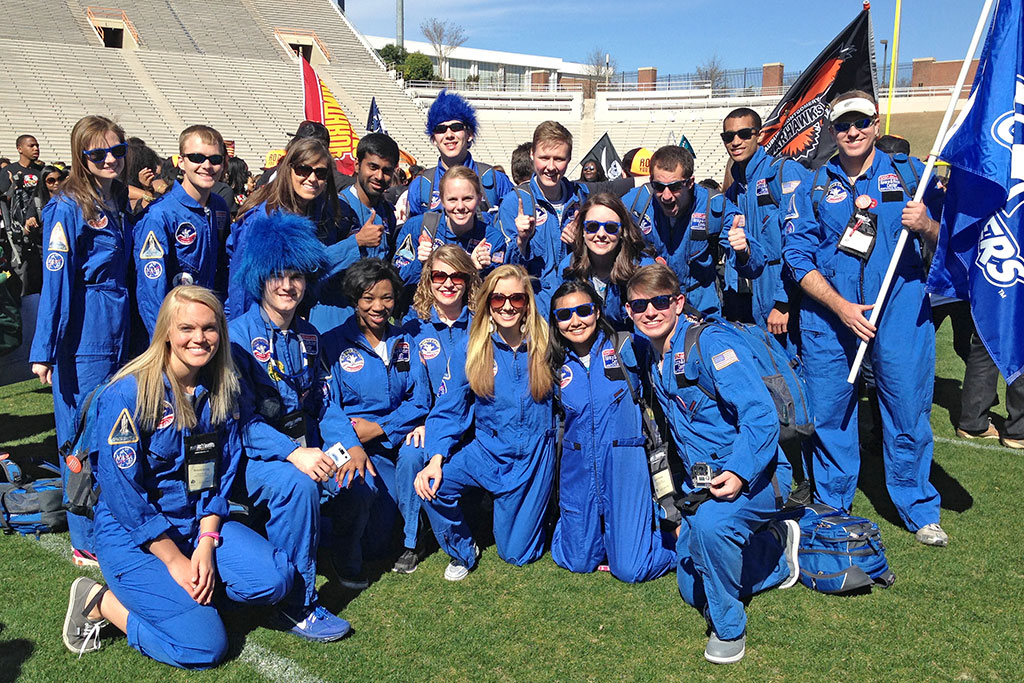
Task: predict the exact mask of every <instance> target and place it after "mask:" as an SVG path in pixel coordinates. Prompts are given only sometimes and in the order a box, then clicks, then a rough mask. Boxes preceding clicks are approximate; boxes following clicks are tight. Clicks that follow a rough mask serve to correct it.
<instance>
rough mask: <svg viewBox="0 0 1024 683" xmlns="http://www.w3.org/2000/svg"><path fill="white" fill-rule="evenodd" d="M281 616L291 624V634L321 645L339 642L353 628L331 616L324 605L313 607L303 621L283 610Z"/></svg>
mask: <svg viewBox="0 0 1024 683" xmlns="http://www.w3.org/2000/svg"><path fill="white" fill-rule="evenodd" d="M280 614H281V617H282V619H283V620H284V621H285V623H288V624H291V627H290V628H289V629H288V631H289V633H294V634H295V635H297V636H299V637H300V638H305V639H306V640H314V641H316V642H319V643H329V642H331V641H332V640H338V639H340V638H343V637H344V636H345V635H346V634H347V633H348V632H349V631H351V630H352V626H351V625H350V624H349V623H348V622H347V621H345V620H344V619H342V618H341V617H338V616H335V615H333V614H331V613H330V612H329V611H328V610H327V608H326V607H323V606H322V605H314V606H313V607H311V608H310V609H309V611H308V612H306V614H305V615H304V616H303V617H302V619H296V618H295V617H293V616H292V615H290V614H288V612H286V611H284V610H281V612H280Z"/></svg>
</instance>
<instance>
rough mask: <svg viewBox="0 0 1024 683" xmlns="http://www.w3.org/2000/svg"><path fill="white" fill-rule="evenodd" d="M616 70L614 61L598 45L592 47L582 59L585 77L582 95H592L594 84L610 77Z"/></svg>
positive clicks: (589, 96)
mask: <svg viewBox="0 0 1024 683" xmlns="http://www.w3.org/2000/svg"><path fill="white" fill-rule="evenodd" d="M616 71H618V64H617V63H616V61H615V60H614V59H611V58H610V55H609V54H608V53H607V52H605V50H603V49H602V48H601V47H600V46H597V47H594V48H593V49H592V50H591V51H590V52H588V53H587V56H586V58H585V59H584V60H583V74H584V75H585V76H586V77H587V82H586V83H584V84H583V96H584V97H586V98H591V97H594V92H595V91H596V89H597V88H596V84H597V83H600V82H604V81H606V80H608V79H610V78H611V77H612V76H614V75H615V72H616Z"/></svg>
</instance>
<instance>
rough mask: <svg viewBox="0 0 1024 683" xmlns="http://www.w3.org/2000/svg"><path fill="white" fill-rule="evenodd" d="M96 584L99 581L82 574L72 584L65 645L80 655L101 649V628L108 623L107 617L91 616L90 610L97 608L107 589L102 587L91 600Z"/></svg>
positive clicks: (66, 617)
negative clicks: (90, 595)
mask: <svg viewBox="0 0 1024 683" xmlns="http://www.w3.org/2000/svg"><path fill="white" fill-rule="evenodd" d="M96 586H99V583H97V582H96V581H93V580H92V579H90V578H89V577H88V576H80V577H78V578H77V579H75V581H74V583H72V584H71V596H70V598H69V599H68V611H67V613H66V614H65V615H64V646H65V647H67V649H69V650H71V651H72V652H77V653H78V656H79V657H81V656H82V655H83V654H85V653H86V652H95V651H96V650H98V649H100V647H101V643H100V629H102V628H103V627H104V626H106V624H107V620H106V619H103V618H100V619H90V618H89V612H91V611H93V609H95V608H96V605H98V604H99V602H100V599H101V598H102V597H103V594H104V593H105V592H106V591H107V587H106V586H103V587H101V588H100V591H99V592H98V593H96V595H94V596H93V598H92V600H90V599H89V593H91V592H92V589H93V588H95V587H96Z"/></svg>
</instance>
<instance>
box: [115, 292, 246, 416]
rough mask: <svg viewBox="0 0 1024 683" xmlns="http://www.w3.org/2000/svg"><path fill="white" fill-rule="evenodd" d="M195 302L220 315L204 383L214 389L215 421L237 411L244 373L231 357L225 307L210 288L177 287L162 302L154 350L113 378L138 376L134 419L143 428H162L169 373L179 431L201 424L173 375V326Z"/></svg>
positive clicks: (134, 361)
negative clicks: (240, 377) (169, 366)
mask: <svg viewBox="0 0 1024 683" xmlns="http://www.w3.org/2000/svg"><path fill="white" fill-rule="evenodd" d="M193 302H194V303H200V304H203V305H204V306H206V307H207V308H209V309H210V310H212V311H213V313H214V316H216V319H217V333H218V335H219V336H220V342H219V344H218V347H217V352H216V353H215V354H214V355H213V358H212V359H211V360H210V362H209V363H208V364H207V365H206V367H204V368H203V370H202V374H203V378H204V381H205V382H206V384H207V386H208V389H209V391H210V416H211V421H212V422H213V424H214V425H221V424H224V423H225V422H226V421H227V420H228V418H229V417H231V416H232V414H233V413H234V412H235V408H236V400H237V398H238V394H239V391H240V387H239V384H238V371H237V370H236V369H235V363H234V361H233V360H232V358H231V344H230V342H229V340H228V325H227V320H226V319H225V317H224V308H223V307H222V306H221V304H220V301H219V300H218V299H217V297H216V295H215V294H214V293H213V292H211V291H210V290H208V289H206V288H205V287H199V286H198V285H181V286H178V287H175V288H174V289H172V290H171V291H170V292H169V293H168V294H167V297H166V298H165V299H164V303H163V305H162V306H160V312H159V313H158V314H157V318H156V325H155V326H154V328H153V340H152V341H151V342H150V344H149V348H148V349H146V350H145V351H143V352H142V353H141V354H140V355H139V356H138V357H137V358H135V360H133V361H131V362H129V363H128V364H127V365H125V366H124V367H123V368H121V369H120V370H119V371H118V372H117V374H116V375H114V377H113V379H112V380H111V383H113V382H116V381H118V380H120V379H123V378H125V377H128V376H130V375H134V376H135V381H136V382H137V383H138V392H137V394H136V397H135V414H134V419H135V422H136V424H138V425H139V427H140V428H141V429H142V430H143V431H146V432H153V431H156V426H157V423H158V422H159V421H160V418H161V416H162V415H163V404H164V378H165V377H166V378H167V383H168V384H170V386H171V393H172V394H173V396H174V424H175V425H176V426H177V428H178V430H179V431H180V430H182V429H186V428H187V429H194V428H195V426H196V423H197V419H196V414H195V411H194V410H193V408H192V402H191V401H189V400H188V399H187V398H186V394H185V388H184V387H183V386H181V384H180V383H179V382H178V381H177V380H175V378H174V377H173V376H171V375H170V374H168V373H167V364H168V361H169V359H170V355H171V347H170V332H171V328H172V326H173V325H174V322H175V320H176V319H177V317H178V314H179V312H180V311H181V310H182V309H183V308H184V307H185V306H187V305H188V304H190V303H193Z"/></svg>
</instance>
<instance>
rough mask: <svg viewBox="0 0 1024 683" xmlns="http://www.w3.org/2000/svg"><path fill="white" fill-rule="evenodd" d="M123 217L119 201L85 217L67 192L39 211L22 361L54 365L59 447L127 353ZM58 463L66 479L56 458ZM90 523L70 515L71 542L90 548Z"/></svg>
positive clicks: (128, 236) (126, 225) (127, 228)
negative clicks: (31, 332)
mask: <svg viewBox="0 0 1024 683" xmlns="http://www.w3.org/2000/svg"><path fill="white" fill-rule="evenodd" d="M130 220H131V219H130V216H129V214H128V211H127V208H126V207H125V205H124V203H123V202H121V203H120V204H119V209H118V211H116V212H112V211H109V210H107V209H103V210H102V211H100V212H99V213H98V215H97V217H96V218H95V219H93V220H91V221H86V220H85V217H84V216H83V215H82V210H81V209H80V208H79V207H78V204H76V203H75V202H74V201H73V200H72V199H71V198H69V197H67V196H66V195H58V196H57V197H55V198H53V199H51V200H50V202H49V203H48V204H47V205H46V206H45V207H44V208H43V225H44V226H45V230H46V234H45V237H46V240H45V253H44V255H43V265H44V269H43V289H42V292H41V294H40V296H39V311H38V314H37V318H36V331H35V337H34V338H33V340H32V348H31V351H30V352H29V360H30V362H32V363H49V364H51V365H52V366H53V417H54V422H55V423H56V427H57V444H58V445H60V444H64V443H66V442H67V441H68V440H69V439H71V438H73V437H74V435H75V431H76V429H75V426H76V425H75V414H76V412H77V411H78V406H79V404H80V403H81V402H82V400H83V399H84V398H85V397H86V396H88V394H89V392H90V391H92V390H93V389H94V388H95V387H97V386H99V384H100V383H101V382H103V380H105V379H107V377H109V376H110V375H112V374H113V373H114V371H115V370H117V369H118V368H119V367H120V366H121V365H122V364H123V363H124V361H125V360H126V359H127V356H128V340H129V336H128V335H129V329H128V328H129V318H130V315H131V306H130V303H129V291H128V290H129V287H128V278H129V273H130V272H131V260H132V228H131V224H130V222H129V221H130ZM60 467H61V472H62V477H66V475H67V472H66V470H65V467H64V461H63V459H61V464H60ZM65 502H66V501H65ZM92 527H93V524H92V520H90V519H89V518H87V517H83V516H80V515H74V514H71V513H70V512H69V513H68V530H69V531H70V533H71V546H72V547H73V548H77V549H80V550H87V551H89V552H92V550H93V539H92Z"/></svg>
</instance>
